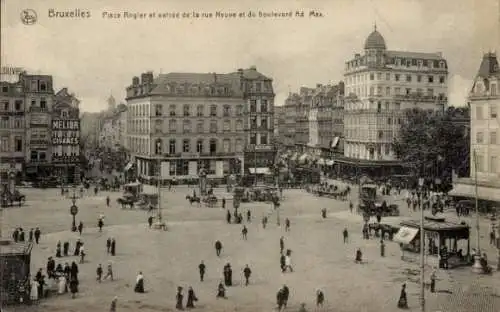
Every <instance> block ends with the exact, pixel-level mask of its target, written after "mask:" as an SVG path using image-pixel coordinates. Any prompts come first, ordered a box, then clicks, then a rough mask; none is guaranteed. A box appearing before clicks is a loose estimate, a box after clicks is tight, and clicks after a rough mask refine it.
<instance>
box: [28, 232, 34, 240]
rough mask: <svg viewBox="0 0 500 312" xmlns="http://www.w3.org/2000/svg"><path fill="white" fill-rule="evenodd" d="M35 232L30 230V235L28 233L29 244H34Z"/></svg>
mask: <svg viewBox="0 0 500 312" xmlns="http://www.w3.org/2000/svg"><path fill="white" fill-rule="evenodd" d="M33 231H34V230H33V229H30V231H29V233H28V242H30V243H32V242H33V235H34V232H33Z"/></svg>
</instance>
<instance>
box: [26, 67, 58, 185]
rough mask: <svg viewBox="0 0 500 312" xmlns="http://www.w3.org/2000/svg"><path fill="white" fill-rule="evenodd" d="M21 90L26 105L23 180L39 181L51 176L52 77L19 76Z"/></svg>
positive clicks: (53, 96)
mask: <svg viewBox="0 0 500 312" xmlns="http://www.w3.org/2000/svg"><path fill="white" fill-rule="evenodd" d="M19 78H20V80H21V82H22V84H23V86H24V96H25V103H26V106H25V108H26V119H25V125H26V142H27V143H26V155H25V156H26V158H25V159H26V170H25V174H26V177H27V178H28V179H29V180H31V179H39V178H40V177H44V176H51V175H53V172H52V166H51V162H52V148H51V134H50V133H51V125H52V123H51V119H52V109H53V106H54V98H55V94H54V89H53V81H52V76H49V75H26V74H21V75H20V76H19Z"/></svg>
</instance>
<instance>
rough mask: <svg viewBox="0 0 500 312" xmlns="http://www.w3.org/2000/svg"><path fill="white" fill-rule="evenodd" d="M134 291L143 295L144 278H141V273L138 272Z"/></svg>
mask: <svg viewBox="0 0 500 312" xmlns="http://www.w3.org/2000/svg"><path fill="white" fill-rule="evenodd" d="M134 291H135V292H136V293H141V294H142V293H144V276H142V272H139V275H137V279H136V281H135V288H134Z"/></svg>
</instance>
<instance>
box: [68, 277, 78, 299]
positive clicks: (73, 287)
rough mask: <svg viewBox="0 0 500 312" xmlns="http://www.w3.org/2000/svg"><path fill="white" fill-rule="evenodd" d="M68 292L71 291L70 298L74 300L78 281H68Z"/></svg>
mask: <svg viewBox="0 0 500 312" xmlns="http://www.w3.org/2000/svg"><path fill="white" fill-rule="evenodd" d="M69 290H70V291H71V298H72V299H75V298H76V293H78V280H77V279H76V278H73V279H71V280H70V281H69Z"/></svg>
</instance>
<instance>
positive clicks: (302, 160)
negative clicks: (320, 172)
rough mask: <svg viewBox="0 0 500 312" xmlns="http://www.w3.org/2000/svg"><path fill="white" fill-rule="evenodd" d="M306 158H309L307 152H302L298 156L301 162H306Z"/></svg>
mask: <svg viewBox="0 0 500 312" xmlns="http://www.w3.org/2000/svg"><path fill="white" fill-rule="evenodd" d="M307 159H309V155H308V154H307V153H306V154H302V155H300V157H299V163H301V164H303V163H305V162H306V160H307Z"/></svg>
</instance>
